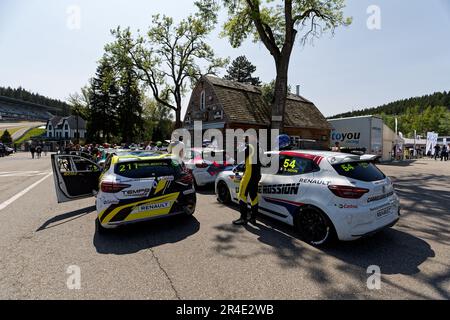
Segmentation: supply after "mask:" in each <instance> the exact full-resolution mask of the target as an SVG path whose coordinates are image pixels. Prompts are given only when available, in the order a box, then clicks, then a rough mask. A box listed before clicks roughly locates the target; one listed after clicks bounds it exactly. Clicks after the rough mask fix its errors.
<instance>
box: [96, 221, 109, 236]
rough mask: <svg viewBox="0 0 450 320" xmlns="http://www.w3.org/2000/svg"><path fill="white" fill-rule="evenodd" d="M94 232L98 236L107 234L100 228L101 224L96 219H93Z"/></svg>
mask: <svg viewBox="0 0 450 320" xmlns="http://www.w3.org/2000/svg"><path fill="white" fill-rule="evenodd" d="M95 231H96V232H97V233H98V234H105V233H106V232H107V230H106V228H104V227H103V226H102V224H101V223H100V220H98V218H96V219H95Z"/></svg>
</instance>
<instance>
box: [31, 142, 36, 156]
mask: <svg viewBox="0 0 450 320" xmlns="http://www.w3.org/2000/svg"><path fill="white" fill-rule="evenodd" d="M30 152H31V159H34V154H35V152H36V147H35V146H34V144H31V145H30Z"/></svg>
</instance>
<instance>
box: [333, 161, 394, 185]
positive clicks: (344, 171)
mask: <svg viewBox="0 0 450 320" xmlns="http://www.w3.org/2000/svg"><path fill="white" fill-rule="evenodd" d="M333 168H334V169H335V170H336V171H337V173H338V174H339V175H341V176H344V177H347V178H352V179H355V180H360V181H366V182H371V181H379V180H383V179H385V178H386V176H385V175H384V174H383V172H381V171H380V169H378V168H377V167H376V166H375V165H374V164H373V163H371V162H367V161H362V162H347V163H341V164H335V165H333Z"/></svg>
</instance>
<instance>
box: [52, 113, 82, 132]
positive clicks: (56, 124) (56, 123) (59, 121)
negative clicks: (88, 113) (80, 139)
mask: <svg viewBox="0 0 450 320" xmlns="http://www.w3.org/2000/svg"><path fill="white" fill-rule="evenodd" d="M64 121H67V123H68V124H69V127H70V128H71V129H72V130H75V129H76V128H77V117H76V116H69V117H60V116H55V117H52V118H51V119H50V120H48V122H49V123H51V125H52V126H53V128H55V129H62V127H63V124H64ZM47 126H48V123H47ZM78 129H79V130H86V120H84V119H83V118H81V117H78Z"/></svg>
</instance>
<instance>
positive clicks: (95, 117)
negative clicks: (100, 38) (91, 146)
mask: <svg viewBox="0 0 450 320" xmlns="http://www.w3.org/2000/svg"><path fill="white" fill-rule="evenodd" d="M118 95H119V88H118V84H117V79H116V75H115V73H114V69H113V68H112V66H111V64H110V61H108V59H107V58H106V57H103V58H102V59H101V60H100V62H99V65H98V67H97V72H96V75H95V77H94V78H93V79H92V80H91V90H90V94H89V108H88V127H87V132H88V139H89V140H91V141H95V142H105V141H108V142H110V141H111V138H112V137H113V136H114V134H115V132H117V124H118V118H117V107H118V104H119V97H118Z"/></svg>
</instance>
